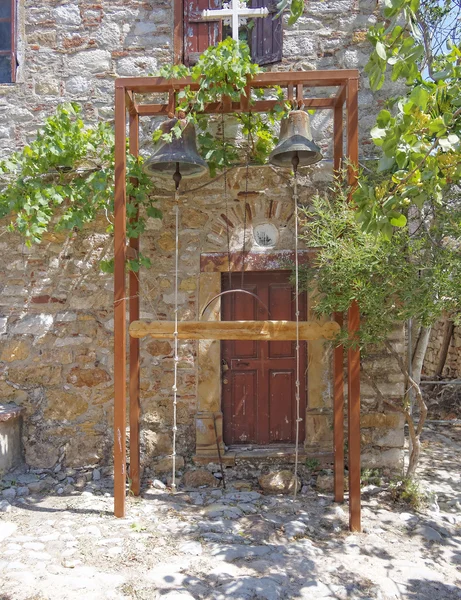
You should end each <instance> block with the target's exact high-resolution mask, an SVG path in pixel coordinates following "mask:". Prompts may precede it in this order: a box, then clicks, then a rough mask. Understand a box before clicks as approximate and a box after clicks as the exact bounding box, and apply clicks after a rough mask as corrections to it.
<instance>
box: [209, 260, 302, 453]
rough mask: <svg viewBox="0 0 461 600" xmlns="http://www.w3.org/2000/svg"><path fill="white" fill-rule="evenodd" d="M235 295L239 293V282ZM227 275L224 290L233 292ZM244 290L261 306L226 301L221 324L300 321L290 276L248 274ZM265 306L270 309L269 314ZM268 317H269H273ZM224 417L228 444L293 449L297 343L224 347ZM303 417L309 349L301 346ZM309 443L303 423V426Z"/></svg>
mask: <svg viewBox="0 0 461 600" xmlns="http://www.w3.org/2000/svg"><path fill="white" fill-rule="evenodd" d="M234 279H235V281H233V282H232V284H233V285H232V289H238V288H240V284H241V281H240V277H235V278H234ZM228 289H230V288H229V281H228V278H227V275H226V276H224V277H223V290H228ZM244 289H245V290H248V291H250V292H252V293H253V294H256V295H257V297H258V298H259V299H260V300H261V302H257V301H256V299H255V298H253V297H251V296H249V295H246V294H241V293H235V294H225V295H224V296H222V299H221V302H222V304H221V306H222V310H221V312H222V319H223V320H225V321H233V320H265V319H271V320H287V321H289V320H295V298H294V292H293V289H292V287H291V284H290V282H289V273H288V272H285V271H276V272H269V271H268V272H263V273H258V272H250V273H245V283H244ZM264 305H265V306H266V307H267V308H265V307H264ZM299 308H300V319H301V320H304V319H305V318H306V309H307V307H306V296H305V294H301V295H300V298H299ZM268 311H269V312H268ZM221 352H222V359H223V364H224V365H226V367H225V368H228V371H225V372H223V414H224V441H225V443H226V444H228V445H230V444H249V443H251V444H260V445H266V444H280V443H294V441H295V437H296V400H295V386H296V343H295V342H290V341H286V342H280V341H278V342H266V341H251V340H249V341H228V342H226V341H223V342H222V344H221ZM300 358H301V360H300V367H301V369H300V370H301V373H300V375H301V377H300V383H301V385H300V414H301V416H303V414H304V412H305V407H306V373H305V371H306V364H307V363H306V343H305V342H301V345H300ZM300 440H304V421H302V422H301V423H300Z"/></svg>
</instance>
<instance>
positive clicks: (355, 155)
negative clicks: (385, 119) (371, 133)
mask: <svg viewBox="0 0 461 600" xmlns="http://www.w3.org/2000/svg"><path fill="white" fill-rule="evenodd" d="M347 154H348V158H349V163H350V167H349V173H348V180H349V185H350V186H351V187H354V186H355V185H356V183H357V165H358V161H359V137H358V80H357V79H349V81H348V84H347ZM359 327H360V312H359V306H358V304H357V302H356V301H353V302H352V304H351V306H350V308H349V312H348V332H349V338H350V339H353V338H354V337H355V336H356V333H357V331H358V330H359ZM348 442H349V528H350V530H351V531H361V529H362V526H361V506H360V350H359V349H358V348H357V349H352V348H350V349H349V351H348Z"/></svg>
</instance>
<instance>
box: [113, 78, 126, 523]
mask: <svg viewBox="0 0 461 600" xmlns="http://www.w3.org/2000/svg"><path fill="white" fill-rule="evenodd" d="M125 140H126V110H125V90H124V89H123V88H120V87H119V88H116V89H115V192H114V513H115V516H116V517H124V516H125V485H126V333H127V331H126V329H127V328H126V281H125V258H126V181H125V179H126V149H125Z"/></svg>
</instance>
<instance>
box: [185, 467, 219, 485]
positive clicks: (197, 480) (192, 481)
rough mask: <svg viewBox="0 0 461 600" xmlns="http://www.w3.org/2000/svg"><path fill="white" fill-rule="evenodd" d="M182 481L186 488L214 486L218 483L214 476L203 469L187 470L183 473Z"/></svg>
mask: <svg viewBox="0 0 461 600" xmlns="http://www.w3.org/2000/svg"><path fill="white" fill-rule="evenodd" d="M183 483H184V485H185V486H186V487H188V488H198V487H201V486H202V485H206V486H209V487H215V486H216V485H217V484H218V480H217V479H216V477H215V476H214V475H213V474H212V473H210V472H209V471H207V470H205V469H197V470H195V471H187V473H185V474H184V479H183Z"/></svg>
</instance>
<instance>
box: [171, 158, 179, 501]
mask: <svg viewBox="0 0 461 600" xmlns="http://www.w3.org/2000/svg"><path fill="white" fill-rule="evenodd" d="M173 179H174V182H175V186H176V187H175V199H174V200H175V205H174V212H175V260H174V333H173V338H174V353H173V354H174V358H173V364H174V367H173V369H174V376H173V388H172V389H173V428H172V429H173V443H172V445H173V451H172V472H173V478H172V483H171V490H172V492H173V493H174V492H175V491H176V432H177V431H178V427H177V412H178V410H177V409H178V363H179V352H178V278H179V183H180V181H181V173H180V172H179V163H176V172H175V174H174V176H173Z"/></svg>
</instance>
